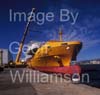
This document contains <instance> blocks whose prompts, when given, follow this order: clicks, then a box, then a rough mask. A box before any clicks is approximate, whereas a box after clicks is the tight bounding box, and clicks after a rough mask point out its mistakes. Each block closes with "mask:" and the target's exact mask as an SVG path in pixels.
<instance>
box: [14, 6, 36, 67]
mask: <svg viewBox="0 0 100 95" xmlns="http://www.w3.org/2000/svg"><path fill="white" fill-rule="evenodd" d="M34 10H35V8H32V11H31V15H30V17H29V20H28V22H27V24H26V28H25V31H24V35H23V37H22V40H21V43H20V46H19V49H18V54H17V56H16V60H15V64H16V65H18V64H20V57H21V53H22V49H23V45H24V42H25V39H26V36H27V33H28V30H29V26H30V23H31V19H32V14H33V12H34Z"/></svg>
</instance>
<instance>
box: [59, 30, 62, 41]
mask: <svg viewBox="0 0 100 95" xmlns="http://www.w3.org/2000/svg"><path fill="white" fill-rule="evenodd" d="M62 34H63V32H62V29H61V28H59V40H60V41H62Z"/></svg>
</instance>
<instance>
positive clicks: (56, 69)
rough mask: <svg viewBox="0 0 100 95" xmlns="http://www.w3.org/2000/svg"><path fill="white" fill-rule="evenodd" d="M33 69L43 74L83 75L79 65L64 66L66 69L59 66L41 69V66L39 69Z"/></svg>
mask: <svg viewBox="0 0 100 95" xmlns="http://www.w3.org/2000/svg"><path fill="white" fill-rule="evenodd" d="M33 69H35V70H39V71H42V72H48V73H62V74H66V73H67V74H73V73H81V68H80V66H78V65H73V66H64V67H57V66H52V67H51V66H50V67H40V66H39V67H33Z"/></svg>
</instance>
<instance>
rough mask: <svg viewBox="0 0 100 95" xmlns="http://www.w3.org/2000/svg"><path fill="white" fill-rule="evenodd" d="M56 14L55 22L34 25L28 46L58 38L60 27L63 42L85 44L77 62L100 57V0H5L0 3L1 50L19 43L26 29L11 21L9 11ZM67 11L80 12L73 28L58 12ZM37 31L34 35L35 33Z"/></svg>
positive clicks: (23, 25) (23, 24) (32, 25)
mask: <svg viewBox="0 0 100 95" xmlns="http://www.w3.org/2000/svg"><path fill="white" fill-rule="evenodd" d="M33 7H35V8H36V12H38V11H42V12H45V13H47V12H53V13H54V14H55V20H54V21H53V22H52V23H50V22H45V23H44V24H43V25H41V26H40V25H37V24H36V23H33V22H32V23H31V26H30V30H29V32H30V33H29V34H28V35H27V39H26V42H25V43H28V42H29V41H30V40H35V41H47V40H51V39H57V37H58V29H59V27H62V28H63V34H64V35H63V40H64V41H73V40H78V41H82V42H83V48H82V50H81V52H80V53H79V55H78V60H88V59H95V58H100V0H84V1H83V0H25V1H23V0H22V1H21V0H2V1H1V2H0V12H1V13H0V26H1V27H0V48H8V47H9V44H10V43H11V42H13V41H20V40H21V38H22V35H23V32H24V29H25V25H26V22H24V21H21V22H19V21H16V22H10V21H9V9H12V10H13V11H14V12H26V13H28V12H30V11H31V9H32V8H33ZM60 9H68V10H70V11H72V12H74V13H75V12H78V13H79V17H78V19H77V22H76V23H75V24H74V25H71V24H70V22H64V23H62V22H60V21H59V20H58V19H59V10H60ZM34 30H35V32H34Z"/></svg>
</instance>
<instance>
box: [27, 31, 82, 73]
mask: <svg viewBox="0 0 100 95" xmlns="http://www.w3.org/2000/svg"><path fill="white" fill-rule="evenodd" d="M81 48H82V42H79V41H68V42H67V41H62V31H60V32H59V40H50V41H47V42H46V43H44V44H43V45H40V46H39V45H37V44H36V43H33V44H32V45H31V46H29V48H28V51H27V54H28V55H31V57H30V58H28V59H27V64H28V66H29V67H30V68H32V69H35V70H39V71H42V72H48V73H62V74H65V73H68V74H73V73H80V72H81V70H80V67H79V66H78V65H72V64H71V62H72V61H75V60H76V58H77V55H78V53H79V52H80V50H81Z"/></svg>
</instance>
